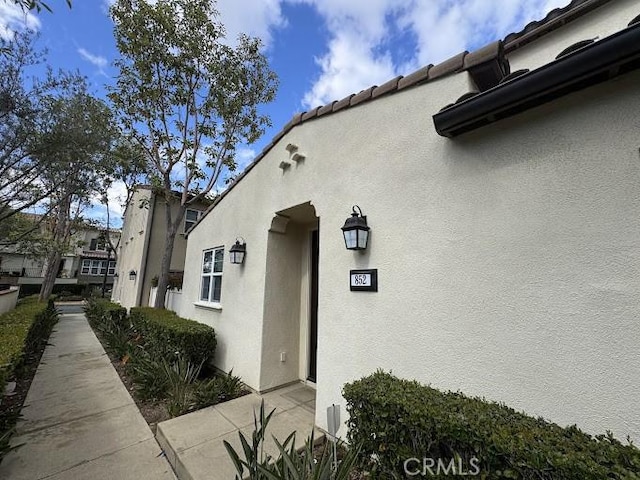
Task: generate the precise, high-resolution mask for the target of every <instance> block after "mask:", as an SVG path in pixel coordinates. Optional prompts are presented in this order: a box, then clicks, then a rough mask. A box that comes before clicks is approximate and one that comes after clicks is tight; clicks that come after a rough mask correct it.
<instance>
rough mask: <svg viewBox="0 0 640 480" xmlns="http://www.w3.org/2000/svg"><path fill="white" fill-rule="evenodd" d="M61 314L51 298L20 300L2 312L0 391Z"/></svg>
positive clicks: (43, 339)
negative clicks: (47, 299) (46, 300)
mask: <svg viewBox="0 0 640 480" xmlns="http://www.w3.org/2000/svg"><path fill="white" fill-rule="evenodd" d="M57 320H58V314H57V312H56V309H55V307H54V305H53V302H52V301H49V302H48V303H40V302H38V301H37V298H25V299H23V300H21V301H20V302H19V303H18V305H17V306H16V308H15V309H13V310H11V311H9V312H6V313H4V314H3V315H0V392H2V391H4V386H5V382H6V381H7V380H8V379H9V377H10V376H11V375H12V374H13V373H14V372H15V371H16V370H17V369H18V368H19V367H20V366H21V365H22V363H23V361H24V359H25V358H26V357H27V356H28V355H31V354H32V353H33V352H35V351H36V350H37V348H38V346H39V345H40V343H41V342H43V341H46V340H47V339H48V338H49V335H50V334H51V330H52V329H53V326H54V325H55V324H56V322H57Z"/></svg>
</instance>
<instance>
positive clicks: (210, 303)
mask: <svg viewBox="0 0 640 480" xmlns="http://www.w3.org/2000/svg"><path fill="white" fill-rule="evenodd" d="M219 250H220V251H222V261H221V264H222V267H221V270H220V271H219V272H214V266H213V264H214V263H215V258H216V252H217V251H219ZM209 252H211V262H212V264H211V272H209V273H204V272H203V270H204V258H205V256H206V254H207V253H209ZM223 274H224V245H221V246H218V247H213V248H207V249H205V250H203V251H202V261H201V262H200V281H199V282H198V283H199V288H198V297H197V300H196V301H195V302H194V305H195V306H197V307H204V308H212V309H215V310H221V309H222V303H221V300H222V277H223ZM205 277H209V278H211V279H212V281H210V282H209V292H208V298H207V299H206V300H204V299H203V298H202V284H203V281H204V278H205ZM213 277H219V278H220V298H218V300H217V301H215V300H212V298H211V296H212V295H213Z"/></svg>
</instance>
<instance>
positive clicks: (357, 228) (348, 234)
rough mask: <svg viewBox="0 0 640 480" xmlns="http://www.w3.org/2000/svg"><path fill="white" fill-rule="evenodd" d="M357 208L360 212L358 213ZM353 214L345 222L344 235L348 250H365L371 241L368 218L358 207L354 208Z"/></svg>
mask: <svg viewBox="0 0 640 480" xmlns="http://www.w3.org/2000/svg"><path fill="white" fill-rule="evenodd" d="M356 208H357V209H358V211H357V212H356ZM352 210H353V213H352V214H351V216H350V217H349V218H347V220H346V221H345V222H344V226H343V227H342V234H343V235H344V244H345V246H346V247H347V250H365V249H366V248H367V242H368V241H369V230H371V229H370V228H369V227H368V226H367V217H366V215H362V210H360V207H359V206H358V205H354V206H353V207H352Z"/></svg>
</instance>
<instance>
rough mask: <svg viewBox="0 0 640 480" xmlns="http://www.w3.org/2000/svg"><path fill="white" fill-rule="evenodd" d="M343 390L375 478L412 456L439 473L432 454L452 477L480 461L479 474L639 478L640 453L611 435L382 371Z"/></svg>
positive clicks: (416, 467) (420, 466) (353, 437)
mask: <svg viewBox="0 0 640 480" xmlns="http://www.w3.org/2000/svg"><path fill="white" fill-rule="evenodd" d="M343 393H344V397H345V399H346V400H347V410H348V412H349V415H350V418H349V422H348V427H349V433H348V438H349V440H350V442H351V443H355V444H358V445H362V453H363V458H364V459H365V460H364V463H366V464H367V465H366V468H368V469H370V470H371V473H372V477H373V478H384V479H387V478H405V477H406V476H407V475H406V474H407V472H406V471H405V461H407V460H409V459H412V458H413V459H417V460H416V461H414V462H413V463H409V464H407V466H408V467H409V470H408V472H409V473H414V474H419V475H423V476H424V474H425V472H424V471H423V470H424V467H425V464H424V463H423V462H424V460H423V459H424V458H427V459H434V460H435V462H434V463H433V468H431V465H432V463H431V460H428V461H427V462H428V463H427V464H426V465H427V466H429V468H431V471H432V472H433V473H434V476H433V478H439V477H438V476H436V475H435V474H437V471H436V470H437V460H438V459H441V460H442V462H443V464H444V465H445V466H447V467H450V461H451V460H453V462H454V463H453V464H454V465H455V466H456V468H458V470H456V472H457V474H458V475H460V474H461V472H460V471H459V470H460V468H459V467H462V469H463V470H464V471H465V472H467V474H469V473H473V472H476V468H475V466H474V465H478V467H479V470H480V471H479V472H477V473H479V475H480V477H479V478H491V479H549V480H550V479H553V480H565V479H566V480H569V479H576V480H578V479H579V480H591V479H593V480H601V479H604V478H609V479H638V478H640V450H638V449H637V448H636V447H634V446H633V445H631V444H629V445H624V444H622V443H620V442H619V441H618V440H616V439H615V438H613V437H612V436H611V434H609V433H608V434H607V435H598V436H596V437H592V436H590V435H587V434H585V433H583V432H582V431H580V430H579V429H578V428H576V427H575V426H572V427H567V428H562V427H560V426H558V425H555V424H553V423H549V422H547V421H545V420H543V419H541V418H533V417H529V416H527V415H524V414H522V413H518V412H516V411H515V410H513V409H511V408H509V407H506V406H504V405H501V404H497V403H493V402H488V401H485V400H483V399H480V398H470V397H466V396H465V395H463V394H460V393H451V392H447V393H442V392H440V391H438V390H435V389H433V388H430V387H426V386H423V385H420V384H419V383H417V382H415V381H408V380H401V379H398V378H396V377H394V376H392V375H391V374H388V373H384V372H376V373H375V374H373V375H371V376H369V377H365V378H363V379H361V380H358V381H356V382H353V383H351V384H347V385H345V387H344V392H343ZM371 459H373V460H372V461H371ZM369 462H371V463H369ZM443 471H445V470H441V472H443ZM418 472H420V473H418ZM449 472H451V470H449ZM429 473H430V472H429ZM442 478H444V477H442Z"/></svg>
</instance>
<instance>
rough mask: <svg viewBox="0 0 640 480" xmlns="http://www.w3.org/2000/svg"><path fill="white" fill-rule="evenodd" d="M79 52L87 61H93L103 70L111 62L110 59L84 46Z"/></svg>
mask: <svg viewBox="0 0 640 480" xmlns="http://www.w3.org/2000/svg"><path fill="white" fill-rule="evenodd" d="M78 53H79V54H80V56H81V57H82V58H84V59H85V60H86V61H87V62H89V63H92V64H93V65H95V66H96V67H98V68H99V69H100V71H103V70H104V68H105V67H106V66H107V65H108V64H109V62H108V60H107V59H106V58H104V57H101V56H100V55H94V54H92V53H90V52H88V51H87V50H85V49H84V48H78Z"/></svg>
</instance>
